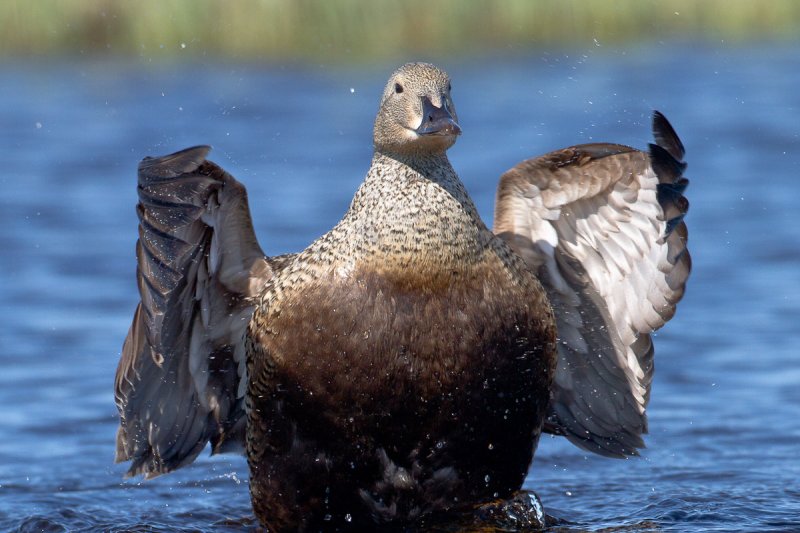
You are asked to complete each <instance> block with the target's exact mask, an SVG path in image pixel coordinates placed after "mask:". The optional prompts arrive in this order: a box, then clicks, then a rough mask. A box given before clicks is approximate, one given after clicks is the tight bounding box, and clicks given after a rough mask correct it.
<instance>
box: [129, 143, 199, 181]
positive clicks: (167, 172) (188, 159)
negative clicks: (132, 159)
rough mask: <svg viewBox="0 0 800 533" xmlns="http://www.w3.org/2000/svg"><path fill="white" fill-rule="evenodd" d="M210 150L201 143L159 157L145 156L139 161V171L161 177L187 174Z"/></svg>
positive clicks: (192, 170)
mask: <svg viewBox="0 0 800 533" xmlns="http://www.w3.org/2000/svg"><path fill="white" fill-rule="evenodd" d="M210 151H211V147H210V146H208V145H204V144H203V145H199V146H192V147H191V148H186V149H184V150H181V151H179V152H175V153H173V154H169V155H164V156H161V157H145V158H144V159H142V161H141V162H140V163H139V172H140V173H147V174H149V175H156V176H161V177H175V176H180V175H181V174H188V173H190V172H194V171H195V170H197V169H198V167H200V165H202V164H203V162H204V161H205V160H206V156H207V155H208V153H209V152H210Z"/></svg>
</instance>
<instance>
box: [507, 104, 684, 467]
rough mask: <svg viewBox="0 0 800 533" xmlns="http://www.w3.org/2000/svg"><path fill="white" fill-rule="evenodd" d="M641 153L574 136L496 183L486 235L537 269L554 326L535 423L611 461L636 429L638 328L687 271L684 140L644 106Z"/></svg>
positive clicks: (663, 305)
mask: <svg viewBox="0 0 800 533" xmlns="http://www.w3.org/2000/svg"><path fill="white" fill-rule="evenodd" d="M653 133H654V137H655V140H656V144H652V145H650V150H649V152H642V151H638V150H635V149H633V148H630V147H627V146H622V145H617V144H586V145H580V146H573V147H571V148H566V149H564V150H559V151H556V152H551V153H549V154H546V155H543V156H541V157H538V158H535V159H531V160H528V161H524V162H522V163H520V164H519V165H517V166H516V167H514V168H512V169H511V170H509V171H508V172H506V173H505V174H504V175H503V176H502V177H501V179H500V184H499V187H498V191H497V201H496V209H495V226H494V227H495V229H494V231H495V233H496V234H497V235H499V236H500V237H502V238H503V239H505V240H506V241H507V242H508V243H509V244H510V245H511V246H512V248H513V249H514V250H515V251H516V252H517V253H519V255H520V256H521V257H522V258H523V259H525V261H526V262H527V264H528V265H529V267H530V268H531V269H532V270H533V271H534V272H536V273H537V274H538V276H539V278H540V280H541V281H542V284H543V285H544V287H545V289H546V290H547V292H548V295H549V297H550V301H551V305H552V306H553V309H554V311H555V314H556V321H557V325H558V330H559V340H560V343H559V364H558V368H557V371H556V376H555V379H554V385H553V390H552V398H551V408H550V415H549V418H548V421H547V423H546V425H545V430H547V431H550V432H552V433H556V434H561V435H565V436H566V437H567V438H568V439H569V440H570V441H572V442H573V443H575V444H577V445H578V446H581V447H583V448H585V449H587V450H590V451H593V452H596V453H600V454H602V455H607V456H612V457H624V456H627V455H635V454H637V453H638V452H637V449H638V448H642V447H643V446H644V442H643V440H642V437H641V436H642V434H643V433H646V432H647V418H646V415H645V408H646V406H647V403H648V401H649V397H650V385H651V382H652V376H653V343H652V340H651V338H650V333H652V332H653V331H655V330H656V329H658V328H660V327H661V326H663V325H664V324H665V323H666V322H667V321H668V320H669V319H670V318H671V317H672V316H673V315H674V313H675V307H676V305H677V303H678V301H679V300H680V299H681V297H682V296H683V292H684V290H685V285H686V280H687V278H688V276H689V272H690V270H691V259H690V257H689V253H688V251H687V249H686V241H687V235H688V233H687V231H686V225H685V223H684V222H683V217H684V215H685V214H686V211H687V210H688V207H689V204H688V201H687V200H686V198H685V197H684V196H683V192H684V191H685V189H686V186H687V185H688V180H687V179H686V178H684V177H683V176H682V173H683V171H684V170H685V168H686V163H684V162H683V161H682V159H683V156H684V147H683V144H682V143H681V141H680V139H679V138H678V137H677V135H676V134H675V131H674V129H673V128H672V126H671V125H670V124H669V122H668V121H667V120H666V118H664V116H663V115H662V114H661V113H659V112H655V114H654V116H653Z"/></svg>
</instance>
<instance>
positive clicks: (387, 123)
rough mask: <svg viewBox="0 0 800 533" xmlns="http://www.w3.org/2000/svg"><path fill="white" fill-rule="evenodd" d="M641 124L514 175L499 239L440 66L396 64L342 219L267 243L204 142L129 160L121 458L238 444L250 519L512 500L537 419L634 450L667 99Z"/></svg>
mask: <svg viewBox="0 0 800 533" xmlns="http://www.w3.org/2000/svg"><path fill="white" fill-rule="evenodd" d="M654 131H655V134H656V138H657V141H658V145H654V146H653V147H651V153H650V154H649V155H648V154H645V153H642V152H639V151H636V150H633V149H631V148H627V147H623V146H619V145H584V146H579V147H573V148H568V149H566V150H562V151H560V152H554V153H552V154H548V155H546V156H543V157H541V158H538V159H534V160H530V161H526V162H524V163H521V164H520V165H518V166H517V167H515V168H514V169H512V170H510V171H509V172H507V173H506V174H504V175H503V177H502V178H501V182H500V187H499V189H498V198H497V208H496V217H495V233H496V235H495V233H492V232H491V231H489V230H488V229H487V228H486V226H485V225H484V223H483V222H482V221H481V220H480V218H479V216H478V214H477V211H476V209H475V206H474V205H473V203H472V201H471V199H470V198H469V195H468V194H467V192H466V191H465V189H464V187H463V185H462V183H461V181H460V180H459V179H458V176H457V175H456V173H455V171H454V170H453V168H452V167H451V165H450V163H449V161H448V159H447V156H446V150H447V149H448V148H449V147H450V146H452V144H453V143H454V142H455V140H456V137H457V135H459V134H460V132H461V130H460V128H459V126H458V123H457V116H456V113H455V108H454V106H453V102H452V100H451V98H450V80H449V78H448V76H447V75H446V74H445V73H444V72H443V71H441V70H439V69H438V68H436V67H434V66H432V65H428V64H424V63H411V64H408V65H404V66H403V67H401V68H400V69H398V70H397V71H396V72H395V73H393V74H392V76H391V78H390V79H389V82H388V83H387V85H386V89H385V90H384V93H383V96H382V99H381V106H380V109H379V111H378V115H377V118H376V121H375V130H374V142H375V155H374V158H373V161H372V165H371V167H370V170H369V172H368V173H367V177H366V179H365V181H364V184H363V185H362V186H361V187H360V188H359V190H358V192H357V193H356V195H355V197H354V199H353V203H352V205H351V206H350V209H349V210H348V211H347V213H346V214H345V216H344V218H343V219H342V220H341V222H339V224H337V225H336V227H334V228H333V229H332V230H331V231H329V232H328V233H326V234H325V235H323V236H322V237H320V238H319V239H318V240H316V241H315V242H314V243H312V244H311V245H310V246H309V247H308V248H306V249H305V250H303V251H302V252H300V253H298V254H293V255H287V256H280V257H275V258H267V257H264V254H263V252H262V251H261V248H260V247H259V245H258V242H257V240H256V238H255V236H254V234H253V229H252V223H251V221H250V216H249V211H248V207H247V198H246V193H245V190H244V187H243V186H242V185H241V184H239V183H238V182H236V181H235V180H234V179H233V178H232V177H231V176H230V175H228V174H227V173H225V172H224V171H223V170H222V169H220V168H219V167H218V166H216V165H215V164H214V163H211V162H209V161H207V160H206V159H205V156H206V154H207V152H208V148H206V147H198V148H193V149H188V150H185V151H183V152H178V153H176V154H173V155H170V156H166V157H163V158H157V159H150V158H148V159H145V160H144V161H143V162H142V164H141V165H140V167H139V198H140V203H139V206H138V213H139V217H140V221H141V222H140V239H139V243H138V245H137V257H138V260H139V269H138V279H139V288H140V293H141V295H142V302H141V303H140V305H139V307H138V308H137V311H136V314H135V316H134V322H133V325H132V326H131V331H130V333H129V334H128V338H127V339H126V341H125V345H124V347H123V353H122V358H121V360H120V365H119V368H118V371H117V380H116V398H117V404H118V407H119V410H120V429H119V432H118V436H117V460H118V461H124V460H131V461H132V464H131V467H130V471H129V473H130V474H131V475H135V474H145V475H147V476H153V475H158V474H161V473H165V472H169V471H171V470H173V469H175V468H178V467H180V466H183V465H185V464H187V463H189V462H191V461H192V460H193V459H194V457H196V455H197V454H198V453H199V452H200V451H201V450H202V448H203V447H204V445H205V443H206V442H209V441H210V442H211V443H212V445H213V448H212V451H214V452H217V451H226V450H229V449H234V448H236V447H237V446H241V445H242V444H243V445H244V446H245V448H246V452H247V456H248V463H249V466H250V490H251V495H252V500H253V507H254V510H255V512H256V516H257V517H258V518H259V520H260V521H261V522H262V523H263V524H264V525H266V526H267V527H269V528H270V530H276V531H284V530H285V531H293V530H297V529H300V530H303V529H311V528H317V527H321V526H322V525H327V526H335V527H338V528H344V529H347V528H364V527H367V526H368V524H371V523H375V522H377V523H383V522H401V523H402V522H407V521H410V520H414V519H417V518H419V517H421V516H424V515H426V514H429V513H434V512H440V511H448V510H458V509H461V508H467V507H469V506H472V505H475V504H479V503H482V502H485V501H487V500H489V499H492V498H497V497H500V498H505V497H509V496H510V495H511V494H512V493H513V492H514V491H516V490H518V489H519V488H520V486H521V484H522V482H523V480H524V477H525V474H526V472H527V469H528V467H529V464H530V461H531V459H532V457H533V452H534V450H535V448H536V443H537V442H538V438H539V435H540V433H541V431H542V428H543V427H544V428H545V430H547V431H550V432H553V433H559V434H563V435H566V436H567V437H568V438H569V439H570V440H571V441H572V442H575V443H576V444H578V445H580V446H583V447H585V448H587V449H590V450H592V451H596V452H598V453H603V454H605V455H611V456H622V455H630V454H633V453H635V452H636V448H638V447H641V446H642V445H643V443H642V441H641V437H640V435H641V434H642V433H643V432H645V431H646V419H645V415H644V407H645V406H646V403H647V400H648V397H649V387H650V380H651V377H652V354H653V351H652V343H651V341H650V338H649V336H648V334H649V333H650V332H651V331H653V330H654V329H656V328H658V327H660V326H661V325H663V323H664V322H666V320H668V319H669V318H670V317H671V315H672V313H673V312H674V308H675V304H676V303H677V301H678V300H679V299H680V297H681V295H682V294H683V288H684V285H685V282H686V278H687V276H688V272H689V256H688V253H687V252H686V247H685V241H686V229H685V225H684V224H683V222H681V220H680V218H681V217H682V216H683V213H685V212H686V208H687V204H686V202H685V199H684V198H683V196H682V191H683V189H684V188H685V185H686V180H685V179H684V178H681V177H680V173H681V172H682V170H683V166H684V165H683V164H682V163H680V160H681V158H682V156H683V147H682V146H681V145H680V141H679V140H678V138H677V136H676V135H675V134H674V132H673V131H672V129H671V127H670V126H669V125H668V123H667V122H666V119H664V118H663V117H662V116H661V115H660V114H656V118H655V120H654ZM551 304H552V307H551ZM553 311H555V313H554V312H553ZM556 326H557V327H558V332H557V331H556ZM557 335H558V338H557Z"/></svg>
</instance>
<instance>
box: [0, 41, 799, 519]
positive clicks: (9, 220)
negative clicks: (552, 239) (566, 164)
mask: <svg viewBox="0 0 800 533" xmlns="http://www.w3.org/2000/svg"><path fill="white" fill-rule="evenodd" d="M796 50H797V48H796V47H791V46H785V47H780V46H764V47H760V48H748V49H735V48H717V49H701V50H698V49H695V48H689V47H686V48H680V47H677V48H676V47H675V46H674V45H662V46H656V47H652V48H648V49H646V50H642V51H637V52H633V51H627V52H624V51H622V50H616V51H615V50H605V49H592V50H588V51H577V52H575V53H572V52H570V53H564V52H558V53H555V52H554V53H550V54H545V53H537V54H530V55H518V56H516V57H514V58H513V59H500V58H489V59H482V60H479V61H477V62H471V63H452V62H449V63H448V62H446V61H445V62H442V66H444V67H446V68H447V69H448V70H449V71H450V73H451V75H452V77H453V80H454V81H453V87H454V88H453V94H454V98H455V102H456V105H457V107H458V111H459V116H460V119H461V125H462V127H463V130H464V134H463V136H462V137H461V138H460V139H459V141H458V143H457V145H456V146H455V147H454V148H453V149H452V150H451V152H450V153H451V159H452V161H453V164H454V166H455V167H456V169H457V170H458V171H459V172H460V174H461V177H462V179H463V180H464V182H465V184H466V186H467V188H468V189H469V190H470V191H471V193H472V194H473V196H474V198H475V200H476V203H477V205H478V208H479V210H480V211H481V213H482V215H483V216H484V218H485V219H486V220H491V216H492V207H493V205H492V204H493V195H494V188H495V185H496V180H497V177H498V176H499V174H500V173H501V172H502V171H504V170H505V169H507V168H508V167H510V166H512V165H513V164H515V163H516V162H517V161H519V160H521V159H523V158H525V157H529V156H533V155H537V154H540V153H543V152H546V151H548V150H551V149H555V148H558V147H562V146H566V145H569V144H573V143H577V142H591V141H614V142H621V143H626V144H631V145H634V146H639V147H643V146H645V144H646V143H647V142H648V141H649V140H650V132H649V114H650V111H651V109H654V108H657V109H660V110H661V111H663V112H664V113H665V114H666V115H667V116H668V117H669V119H670V120H671V121H672V123H673V124H674V126H675V127H676V129H677V130H678V133H679V134H680V135H681V137H682V138H683V141H684V144H685V145H686V148H687V160H688V162H689V170H688V172H687V175H688V176H689V178H690V179H691V180H692V184H691V187H690V189H689V193H688V195H689V198H690V201H691V210H690V214H689V216H688V219H687V220H688V224H689V231H690V247H691V251H692V255H693V258H694V271H693V275H692V278H691V280H690V285H689V290H688V292H687V296H686V298H685V299H684V301H683V303H682V304H681V305H680V307H679V310H678V314H677V316H676V318H675V319H674V320H673V321H672V322H670V324H669V325H668V326H667V327H666V328H665V329H664V330H663V331H662V332H660V333H659V334H658V336H657V338H656V359H657V362H656V366H657V371H656V376H655V382H654V385H653V395H652V401H651V403H650V407H649V417H650V430H651V434H650V435H649V437H648V438H647V445H648V448H647V449H646V450H645V451H644V454H643V457H642V458H638V459H632V460H625V461H619V460H609V459H604V458H601V457H595V456H588V455H587V454H585V453H584V452H582V451H581V450H579V449H577V448H575V447H573V446H571V445H570V444H568V443H567V442H566V441H564V440H561V439H555V438H549V437H546V438H543V440H542V442H541V444H540V446H539V451H538V453H537V455H536V459H535V461H534V463H533V466H532V469H531V471H530V474H529V476H528V479H527V481H526V485H525V487H526V488H528V489H531V490H535V491H537V493H538V494H539V495H540V497H541V499H542V501H543V502H544V505H545V508H546V510H547V511H548V513H549V514H552V515H555V516H558V517H560V518H563V519H565V520H568V521H569V522H571V524H572V526H571V527H573V528H574V529H576V530H580V529H590V530H596V529H602V528H609V527H625V526H628V527H630V528H631V529H634V530H650V529H655V530H664V531H670V530H675V531H689V530H699V529H704V530H716V531H737V530H760V531H768V530H774V531H791V530H796V529H800V488H799V487H798V482H797V480H798V478H800V461H798V458H797V456H798V451H799V450H798V448H799V447H800V364H799V363H798V361H800V358H799V357H798V355H799V354H798V349H797V342H798V340H800V325H798V319H799V318H800V312H799V311H800V303H798V300H799V299H800V224H798V223H797V215H798V207H797V202H798V200H800V155H798V154H800V91H798V87H800V61H799V60H798V55H797V53H796ZM393 67H394V65H386V66H383V67H381V68H371V69H366V68H365V69H349V70H341V69H339V70H336V69H333V68H332V67H326V66H319V67H315V68H303V69H300V68H289V67H285V68H280V67H271V68H266V67H253V66H243V65H226V64H222V63H198V64H179V65H168V66H166V65H165V66H159V67H147V66H142V65H133V64H113V63H110V62H103V63H89V62H74V63H66V64H64V63H61V64H35V63H34V64H31V63H24V64H23V63H10V64H5V65H3V73H4V75H3V77H2V79H0V146H2V154H3V171H2V173H0V187H2V190H3V194H2V196H0V250H1V251H0V264H1V265H2V273H3V282H2V284H0V341H1V343H2V344H1V346H0V366H1V368H2V372H0V405H2V406H3V410H2V418H0V420H2V421H3V427H4V429H5V437H4V438H3V439H1V440H0V530H21V531H63V530H69V531H93V530H116V531H123V530H141V531H144V530H147V531H198V530H199V531H224V530H230V531H246V530H248V529H251V528H252V527H253V522H252V513H251V510H250V502H249V495H248V490H247V467H246V463H245V461H244V459H243V458H241V457H237V456H220V457H213V458H210V457H208V456H206V455H203V456H201V457H200V458H199V459H198V460H197V462H196V463H195V464H194V465H193V466H191V467H188V468H185V469H183V470H181V471H179V472H176V473H174V474H171V475H168V476H164V477H162V478H158V479H156V480H152V481H148V482H142V481H141V480H140V479H133V480H127V481H125V480H123V479H122V475H123V473H124V471H125V467H124V465H114V464H113V454H114V433H115V430H116V424H117V419H116V409H115V407H114V402H113V392H112V388H113V376H114V371H115V368H116V363H117V359H118V356H119V351H120V348H121V345H122V340H123V338H124V337H125V334H126V332H127V328H128V326H129V324H130V319H131V316H132V312H133V309H134V307H135V304H136V301H137V293H136V287H135V283H134V269H135V257H134V243H135V239H136V217H135V213H134V204H135V202H136V190H135V168H136V164H137V162H138V160H139V159H140V158H141V157H143V156H144V155H148V154H150V155H157V154H162V153H166V152H170V151H174V150H176V149H179V148H182V147H185V146H188V145H191V144H198V143H209V144H212V145H213V146H214V147H215V149H214V152H213V153H212V158H213V159H214V160H215V161H217V162H219V163H220V164H222V165H223V166H224V167H225V168H226V169H227V170H229V171H231V172H232V173H233V174H234V175H235V176H237V178H238V179H239V180H240V181H242V182H244V183H245V184H246V185H247V187H248V190H249V194H250V201H251V206H252V211H253V216H254V221H255V225H256V230H257V233H258V235H259V238H260V240H261V244H262V247H263V248H264V249H265V250H266V251H267V253H269V254H277V253H281V252H286V251H297V250H300V249H302V248H303V247H304V246H306V245H307V244H308V243H309V242H310V241H311V240H313V239H314V238H316V237H317V236H319V235H320V234H322V233H323V232H325V231H326V230H327V229H329V228H330V227H331V226H332V225H333V224H335V223H336V222H337V221H338V219H339V217H340V216H341V215H342V213H343V212H344V210H345V209H346V208H347V205H348V203H349V201H350V199H351V197H352V194H353V192H354V191H355V189H356V187H357V186H358V184H359V183H360V181H361V179H362V178H363V175H364V173H365V171H366V169H367V168H368V165H369V158H370V154H371V127H372V119H373V116H374V112H375V110H376V108H377V100H378V96H379V94H380V90H381V87H382V84H383V82H384V80H385V78H386V77H387V76H388V74H389V72H390V71H391V70H392V69H393Z"/></svg>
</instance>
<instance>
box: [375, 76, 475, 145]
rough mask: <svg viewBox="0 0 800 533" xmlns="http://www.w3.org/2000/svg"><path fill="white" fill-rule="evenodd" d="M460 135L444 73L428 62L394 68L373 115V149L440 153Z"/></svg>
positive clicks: (447, 77)
mask: <svg viewBox="0 0 800 533" xmlns="http://www.w3.org/2000/svg"><path fill="white" fill-rule="evenodd" d="M460 134H461V128H460V127H459V125H458V116H457V115H456V108H455V106H454V105H453V100H452V99H451V97H450V77H449V76H448V75H447V73H446V72H444V71H443V70H441V69H439V68H437V67H435V66H434V65H431V64H430V63H407V64H405V65H403V66H402V67H400V68H399V69H397V70H396V71H394V73H393V74H392V75H391V77H390V78H389V81H388V83H387V84H386V88H385V89H384V90H383V96H382V97H381V105H380V109H378V116H377V117H376V118H375V129H374V131H373V140H374V142H375V150H376V151H378V152H384V153H394V154H425V153H430V154H435V153H443V152H444V151H445V150H447V149H448V148H450V147H451V146H453V144H454V143H455V142H456V137H458V136H459V135H460Z"/></svg>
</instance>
